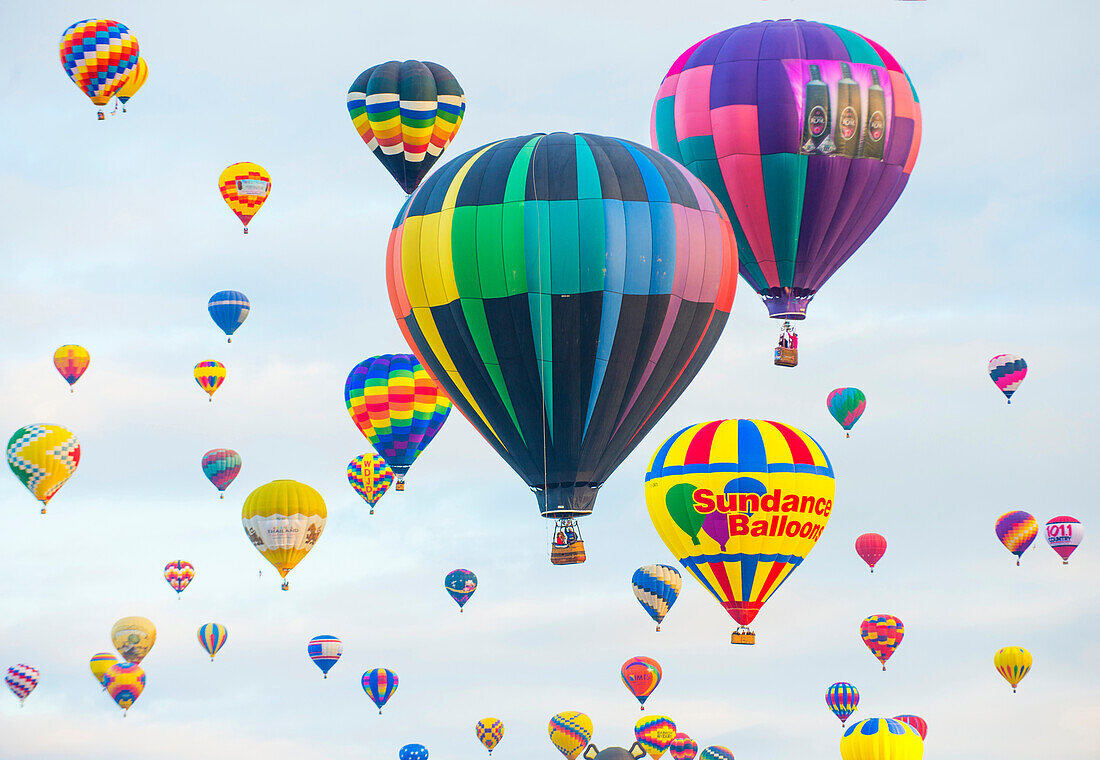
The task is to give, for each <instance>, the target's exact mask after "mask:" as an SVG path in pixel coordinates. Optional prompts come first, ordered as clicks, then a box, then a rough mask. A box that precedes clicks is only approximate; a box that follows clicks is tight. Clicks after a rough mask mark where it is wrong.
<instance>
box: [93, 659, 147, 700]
mask: <svg viewBox="0 0 1100 760" xmlns="http://www.w3.org/2000/svg"><path fill="white" fill-rule="evenodd" d="M103 685H104V686H105V687H106V688H107V693H108V694H110V695H111V699H113V700H114V701H115V703H116V704H117V705H118V706H119V707H121V708H122V709H123V710H129V709H130V706H131V705H133V704H134V702H136V701H137V698H138V697H140V696H141V692H143V691H144V690H145V671H144V670H142V669H141V666H140V665H138V664H137V663H136V662H120V663H117V664H115V665H112V666H111V667H109V668H108V669H107V672H106V674H104V676H103Z"/></svg>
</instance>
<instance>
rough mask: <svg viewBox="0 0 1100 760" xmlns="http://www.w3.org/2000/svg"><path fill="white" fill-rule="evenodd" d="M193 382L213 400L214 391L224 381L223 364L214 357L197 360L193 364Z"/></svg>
mask: <svg viewBox="0 0 1100 760" xmlns="http://www.w3.org/2000/svg"><path fill="white" fill-rule="evenodd" d="M195 382H196V383H198V384H199V387H200V388H202V389H203V390H204V391H206V393H207V395H208V396H210V400H211V401H213V400H214V392H215V391H217V390H218V388H221V387H222V383H224V382H225V365H224V364H222V363H221V362H219V361H215V360H214V359H206V360H204V361H201V362H199V363H198V364H196V365H195Z"/></svg>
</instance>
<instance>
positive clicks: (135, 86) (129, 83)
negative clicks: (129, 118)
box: [115, 55, 149, 113]
mask: <svg viewBox="0 0 1100 760" xmlns="http://www.w3.org/2000/svg"><path fill="white" fill-rule="evenodd" d="M148 78H149V64H148V63H146V62H145V58H143V57H142V56H140V55H139V56H138V61H137V66H135V67H134V68H132V69H130V71H129V72H127V73H126V77H125V78H124V79H123V80H122V86H121V87H119V88H118V91H117V92H116V93H115V95H116V96H117V97H118V102H119V103H121V104H122V112H123V113H126V104H127V103H129V102H130V98H132V97H134V96H135V95H137V92H138V90H140V89H141V88H142V87H144V86H145V80H146V79H148Z"/></svg>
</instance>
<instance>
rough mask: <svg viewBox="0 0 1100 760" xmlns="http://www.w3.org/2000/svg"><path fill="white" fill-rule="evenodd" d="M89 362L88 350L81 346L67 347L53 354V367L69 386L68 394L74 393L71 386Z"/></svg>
mask: <svg viewBox="0 0 1100 760" xmlns="http://www.w3.org/2000/svg"><path fill="white" fill-rule="evenodd" d="M91 361H92V357H91V355H90V354H89V353H88V349H86V348H84V347H83V346H76V345H67V346H62V347H61V348H59V349H57V350H56V351H54V352H53V366H54V367H56V368H57V371H58V372H59V373H60V374H61V376H62V377H63V378H65V382H67V383H68V384H69V393H73V392H74V389H73V386H74V385H76V381H77V380H79V379H80V377H81V375H83V374H84V372H85V371H86V370H87V369H88V364H90V363H91Z"/></svg>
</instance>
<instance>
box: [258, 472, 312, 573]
mask: <svg viewBox="0 0 1100 760" xmlns="http://www.w3.org/2000/svg"><path fill="white" fill-rule="evenodd" d="M327 517H328V510H327V509H326V508H325V500H324V499H322V498H321V494H319V493H317V491H315V490H314V489H312V488H310V487H309V486H307V485H306V484H304V483H299V482H297V481H294V480H273V481H272V482H270V483H268V484H267V485H265V486H260V487H259V488H257V489H256V490H255V491H253V492H252V493H250V494H249V495H248V498H247V499H245V501H244V508H243V509H242V510H241V523H243V524H244V532H245V534H246V535H247V536H248V538H249V540H250V541H252V545H253V546H255V547H256V550H257V551H259V552H260V554H262V555H264V559H266V560H267V561H268V562H270V563H271V564H272V565H274V566H275V569H276V570H278V571H279V575H281V576H282V577H284V578H285V577H286V574H287V573H289V572H290V571H291V570H293V569H294V566H295V565H297V564H298V563H299V562H301V561H302V558H303V557H305V556H306V555H307V554H309V551H310V549H312V548H313V547H314V545H315V544H316V543H317V539H319V538H320V537H321V532H322V531H323V530H324V529H325V519H326V518H327ZM286 587H287V586H286V584H285V583H284V584H283V589H284V590H285V589H286Z"/></svg>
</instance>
